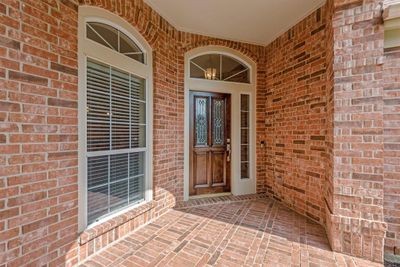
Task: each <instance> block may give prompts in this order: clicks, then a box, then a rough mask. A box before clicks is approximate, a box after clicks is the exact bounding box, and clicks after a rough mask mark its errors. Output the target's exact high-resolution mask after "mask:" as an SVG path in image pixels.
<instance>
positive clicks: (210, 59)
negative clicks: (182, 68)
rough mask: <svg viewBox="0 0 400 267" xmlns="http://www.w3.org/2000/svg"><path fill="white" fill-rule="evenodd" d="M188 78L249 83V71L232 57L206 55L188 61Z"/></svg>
mask: <svg viewBox="0 0 400 267" xmlns="http://www.w3.org/2000/svg"><path fill="white" fill-rule="evenodd" d="M190 78H198V79H207V80H217V81H225V82H236V83H250V69H249V67H248V66H246V65H245V64H244V63H242V62H240V61H239V60H237V59H235V58H233V57H230V56H227V55H223V54H216V53H214V54H206V55H200V56H197V57H195V58H193V59H191V60H190Z"/></svg>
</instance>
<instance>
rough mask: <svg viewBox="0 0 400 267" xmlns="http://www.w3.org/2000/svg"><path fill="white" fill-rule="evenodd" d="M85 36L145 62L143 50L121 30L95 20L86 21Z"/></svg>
mask: <svg viewBox="0 0 400 267" xmlns="http://www.w3.org/2000/svg"><path fill="white" fill-rule="evenodd" d="M86 37H87V38H88V39H90V40H92V41H94V42H96V43H99V44H101V45H103V46H105V47H108V48H110V49H112V50H114V51H116V52H118V53H121V54H123V55H125V56H127V57H129V58H131V59H134V60H136V61H138V62H140V63H143V64H145V63H146V60H145V53H144V51H143V50H142V49H141V48H140V47H139V46H138V45H137V44H136V42H135V41H134V40H132V39H131V38H130V37H129V36H128V35H126V34H125V33H124V32H122V31H121V30H119V29H117V28H115V27H113V26H111V25H109V24H106V23H103V22H97V21H88V22H86Z"/></svg>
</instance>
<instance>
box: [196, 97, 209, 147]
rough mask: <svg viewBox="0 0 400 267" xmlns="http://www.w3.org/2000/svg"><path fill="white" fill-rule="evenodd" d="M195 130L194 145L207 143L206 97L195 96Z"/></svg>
mask: <svg viewBox="0 0 400 267" xmlns="http://www.w3.org/2000/svg"><path fill="white" fill-rule="evenodd" d="M195 99H196V100H195V132H196V145H198V146H202V145H207V144H208V142H207V141H208V140H207V136H208V134H207V133H208V118H207V106H208V103H207V102H208V99H207V98H204V97H197V98H195Z"/></svg>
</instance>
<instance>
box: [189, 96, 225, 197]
mask: <svg viewBox="0 0 400 267" xmlns="http://www.w3.org/2000/svg"><path fill="white" fill-rule="evenodd" d="M189 115H190V133H189V134H190V136H189V138H190V141H189V145H190V157H189V158H190V161H189V164H190V166H189V167H190V177H189V186H190V189H189V195H191V196H193V195H199V194H210V193H220V192H230V162H228V160H227V158H228V157H227V151H226V149H227V140H230V95H226V94H217V93H204V92H191V93H190V114H189Z"/></svg>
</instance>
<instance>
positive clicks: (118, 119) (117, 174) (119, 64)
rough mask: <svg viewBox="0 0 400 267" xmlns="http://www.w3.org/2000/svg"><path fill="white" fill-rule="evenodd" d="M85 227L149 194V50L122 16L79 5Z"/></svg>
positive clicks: (81, 167)
mask: <svg viewBox="0 0 400 267" xmlns="http://www.w3.org/2000/svg"><path fill="white" fill-rule="evenodd" d="M79 12H80V16H79V70H80V83H79V85H80V88H79V89H80V95H79V112H80V114H79V118H80V123H79V126H80V129H79V133H80V142H79V153H80V157H79V159H80V160H79V175H80V185H79V186H80V188H79V191H80V210H81V211H80V228H81V229H83V228H85V227H86V226H87V225H91V224H94V223H98V222H100V221H104V220H106V219H108V218H110V217H111V216H114V215H116V214H118V212H122V211H124V210H125V209H127V208H131V207H134V206H136V205H139V204H140V203H143V202H145V201H147V200H151V197H152V196H151V169H152V168H151V160H152V156H151V153H152V151H151V143H152V137H151V129H150V127H151V118H152V115H151V110H152V92H151V84H152V82H151V73H152V66H151V62H152V61H151V59H150V58H149V57H151V53H150V52H151V51H150V47H149V46H148V44H147V43H146V42H145V41H144V40H143V38H142V37H141V36H140V34H138V33H137V32H136V30H135V29H134V28H133V27H132V26H131V25H129V24H128V23H126V22H125V21H124V20H122V19H121V18H119V17H118V16H115V15H113V14H111V13H109V12H106V11H102V10H101V9H98V8H91V7H81V8H80V9H79Z"/></svg>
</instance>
